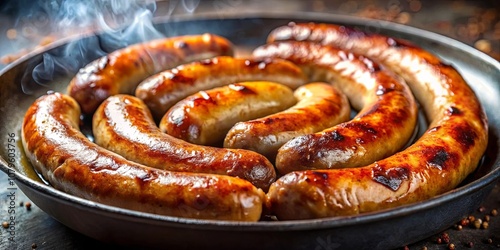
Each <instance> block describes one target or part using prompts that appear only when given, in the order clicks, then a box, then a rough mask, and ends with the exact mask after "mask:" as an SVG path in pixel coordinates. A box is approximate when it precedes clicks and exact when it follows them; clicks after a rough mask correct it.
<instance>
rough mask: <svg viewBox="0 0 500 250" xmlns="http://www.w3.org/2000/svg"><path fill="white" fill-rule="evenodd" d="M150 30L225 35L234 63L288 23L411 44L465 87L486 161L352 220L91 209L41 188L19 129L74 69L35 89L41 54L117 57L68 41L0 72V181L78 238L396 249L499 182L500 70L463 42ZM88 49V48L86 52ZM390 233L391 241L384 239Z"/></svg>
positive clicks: (340, 19) (264, 25)
mask: <svg viewBox="0 0 500 250" xmlns="http://www.w3.org/2000/svg"><path fill="white" fill-rule="evenodd" d="M156 21H157V22H156V28H157V29H158V30H159V31H160V32H161V33H163V34H164V35H165V36H175V35H182V34H199V33H205V32H210V33H215V34H218V35H221V36H224V37H226V38H228V39H229V40H231V41H232V42H233V43H234V44H236V45H237V46H238V49H239V50H238V54H240V55H242V54H247V53H248V51H250V50H251V49H252V48H254V47H256V46H258V45H261V44H263V43H265V39H266V36H267V34H268V33H269V32H270V31H271V30H272V29H273V28H275V27H277V26H281V25H284V24H287V23H288V22H290V21H295V22H305V21H317V22H331V23H337V24H345V25H349V26H353V27H356V28H359V29H361V30H364V31H369V32H377V33H382V34H385V35H388V36H392V37H399V38H404V39H408V40H410V41H412V42H413V43H415V44H418V45H420V46H422V47H424V48H426V49H428V50H430V51H431V52H433V53H436V54H438V55H439V56H441V57H442V58H443V60H444V61H445V62H447V63H450V64H452V65H453V66H454V67H456V68H457V69H458V70H459V71H460V72H461V73H462V74H463V76H464V78H465V79H466V80H467V81H468V82H469V84H470V85H471V86H472V88H473V89H474V91H475V92H476V94H477V95H478V97H479V98H480V100H481V102H482V104H483V106H484V108H485V109H486V112H487V115H488V118H489V129H490V130H489V131H490V132H489V146H488V149H487V152H486V153H485V156H484V160H483V162H482V163H481V165H480V166H479V168H478V170H477V171H476V172H474V173H473V174H472V175H471V176H469V178H468V179H467V180H466V181H465V182H464V183H463V184H462V185H461V186H460V187H458V188H457V189H455V190H453V191H451V192H448V193H446V194H444V195H440V196H438V197H436V198H434V199H431V200H429V201H425V202H421V203H417V204H412V205H408V206H404V207H400V208H396V209H391V210H387V211H381V212H377V213H370V214H365V215H360V216H354V217H338V218H330V219H321V220H305V221H293V222H286V221H285V222H269V221H265V222H257V223H238V222H224V221H204V220H192V219H180V218H172V217H168V216H158V215H152V214H146V213H140V212H135V211H129V210H125V209H120V208H116V207H110V206H106V205H102V204H97V203H94V202H90V201H86V200H83V199H80V198H77V197H73V196H70V195H67V194H65V193H62V192H59V191H57V190H55V189H53V188H51V187H50V186H47V185H46V184H45V183H44V182H43V181H42V180H41V179H40V178H38V176H37V175H36V173H35V172H34V171H33V169H32V168H31V166H30V165H29V164H28V163H27V161H26V159H25V158H24V156H23V154H22V147H21V138H20V127H21V122H22V119H23V116H24V113H25V111H26V109H27V108H28V106H29V105H30V104H31V103H32V102H33V101H34V99H35V98H36V97H38V96H40V95H42V94H44V93H46V92H47V91H65V86H66V85H67V83H68V82H69V80H70V79H71V77H72V76H73V75H74V73H75V70H77V68H78V67H73V68H70V69H64V70H63V69H60V68H57V67H56V68H55V70H54V71H53V72H54V74H52V75H50V76H37V77H39V78H40V77H41V80H38V83H36V82H35V81H34V80H33V74H32V72H33V69H34V68H35V67H37V66H38V67H40V64H41V63H42V62H44V55H45V57H46V56H47V55H52V56H55V57H57V56H60V55H61V53H64V51H67V50H68V49H71V48H73V47H71V46H73V45H74V44H75V41H76V42H78V43H79V44H81V45H83V46H85V45H86V44H87V46H90V44H91V45H92V46H96V44H97V45H99V46H100V48H99V49H100V50H102V51H104V52H109V51H110V50H113V49H116V47H109V46H107V45H106V44H105V41H106V40H108V38H107V36H109V34H98V35H95V34H89V35H88V36H86V37H83V38H82V37H75V38H68V39H66V40H62V41H59V42H58V43H56V44H53V45H51V46H50V47H47V48H45V50H44V51H34V52H33V53H31V54H28V55H27V56H25V57H23V58H21V59H20V60H19V61H17V62H16V63H14V64H12V65H10V66H9V67H7V68H5V69H4V70H3V71H2V72H1V74H0V89H1V93H0V109H1V110H2V120H1V122H0V137H1V140H2V142H3V143H4V144H5V146H4V147H1V148H0V155H1V157H2V160H1V163H2V164H0V165H1V169H2V170H3V171H4V172H6V173H9V174H12V175H15V177H16V181H17V183H18V185H19V187H20V188H21V189H22V190H23V192H25V194H26V195H27V196H28V197H29V198H30V199H31V200H32V201H33V202H34V203H35V204H37V206H39V207H40V208H42V209H43V210H44V211H45V212H47V213H48V214H50V215H51V216H53V217H54V218H55V219H57V220H59V221H60V222H62V223H63V224H65V225H67V226H68V227H70V228H72V229H74V230H76V231H78V232H81V233H83V234H86V235H88V236H91V237H93V238H96V239H99V240H103V241H109V242H113V243H117V244H126V245H136V246H141V247H147V246H149V247H166V246H175V247H177V248H183V247H189V248H191V247H201V246H203V247H211V246H212V247H215V246H217V247H220V248H233V247H235V246H238V248H254V247H257V246H258V247H259V248H261V249H265V248H287V249H292V248H295V249H315V248H316V247H318V246H323V247H325V246H326V247H331V248H332V249H333V248H344V249H345V248H358V249H361V248H367V249H377V248H378V249H387V248H395V247H399V246H403V245H406V244H409V243H412V242H416V241H418V240H421V239H423V238H426V237H428V236H431V235H433V234H435V233H437V232H439V231H440V230H443V229H445V228H447V227H448V226H450V225H452V224H453V223H455V222H456V221H457V220H458V219H459V218H461V217H462V216H464V215H466V214H468V213H469V212H470V211H473V210H474V209H475V208H476V207H477V206H478V205H479V204H480V203H481V201H482V200H483V199H484V198H485V197H486V196H487V195H488V194H489V192H490V191H491V190H492V188H493V187H494V185H495V184H496V180H497V179H498V177H499V176H500V170H499V168H500V160H499V145H500V141H499V135H500V112H498V108H500V107H499V106H500V105H499V101H498V98H499V97H500V64H499V63H498V62H497V61H496V60H494V59H492V58H490V57H488V56H487V55H485V54H483V53H481V52H479V51H477V50H475V49H473V48H471V47H469V46H466V45H465V44H463V43H460V42H458V41H455V40H452V39H449V38H446V37H443V36H440V35H437V34H434V33H430V32H426V31H423V30H419V29H415V28H411V27H407V26H403V25H398V24H394V23H388V22H383V21H375V20H367V19H359V18H355V17H348V16H337V15H323V14H312V13H301V14H293V15H291V14H286V13H285V14H276V13H273V14H260V15H259V16H255V15H249V16H248V17H240V16H238V17H233V16H226V17H221V16H205V17H197V19H195V20H190V19H189V18H179V20H173V19H169V20H156ZM93 49H95V48H93V47H89V48H87V51H92V50H93ZM97 56H98V54H96V53H90V52H89V55H87V56H86V57H85V58H84V60H83V59H82V60H81V61H79V62H78V63H79V64H82V65H84V64H86V63H88V62H89V61H90V60H93V59H95V58H96V57H97ZM49 66H50V65H49ZM47 67H48V66H47ZM9 138H15V139H16V142H17V144H16V145H17V148H16V149H15V152H16V155H15V157H10V156H9V152H8V146H7V145H6V144H7V141H8V139H9ZM11 161H12V162H11ZM9 166H10V167H14V169H15V171H14V172H12V170H11V168H9ZM130 228H133V229H134V230H129V229H130ZM387 232H392V233H391V235H390V237H388V235H387ZM361 235H362V236H363V237H360V236H361ZM194 238H196V240H193V239H194Z"/></svg>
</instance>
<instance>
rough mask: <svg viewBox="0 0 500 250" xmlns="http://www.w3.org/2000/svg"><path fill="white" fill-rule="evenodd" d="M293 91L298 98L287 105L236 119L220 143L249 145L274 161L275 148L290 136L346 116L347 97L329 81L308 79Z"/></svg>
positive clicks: (346, 118)
mask: <svg viewBox="0 0 500 250" xmlns="http://www.w3.org/2000/svg"><path fill="white" fill-rule="evenodd" d="M293 94H294V96H295V99H297V100H298V102H297V104H295V105H294V106H292V107H290V108H289V109H287V110H284V111H282V112H279V113H276V114H272V115H269V116H266V117H263V118H259V119H254V120H250V121H243V122H238V123H236V124H235V125H234V126H233V127H232V128H231V129H230V130H229V132H228V133H227V135H226V138H225V139H224V147H226V148H243V149H249V150H252V151H255V152H258V153H260V154H262V155H265V156H266V157H267V158H268V159H270V160H271V161H274V160H275V158H276V153H277V152H278V149H279V148H280V147H281V146H282V145H283V144H284V143H286V142H287V141H289V140H291V139H293V138H294V137H297V136H300V135H306V134H311V133H315V132H318V131H321V130H324V129H326V128H329V127H332V126H334V125H336V124H339V123H341V122H345V121H347V120H349V116H350V111H351V108H350V106H349V101H348V100H347V97H346V96H345V95H344V94H343V93H342V92H341V91H340V90H338V89H337V88H335V87H333V86H332V85H331V84H327V83H322V82H315V83H308V84H306V85H304V86H301V87H299V88H298V89H296V90H295V91H294V93H293Z"/></svg>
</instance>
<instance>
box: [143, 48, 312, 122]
mask: <svg viewBox="0 0 500 250" xmlns="http://www.w3.org/2000/svg"><path fill="white" fill-rule="evenodd" d="M244 81H272V82H279V83H281V84H283V85H286V86H288V87H290V88H292V89H296V88H297V87H299V86H301V85H303V84H305V83H306V82H307V77H306V75H305V74H304V73H303V72H302V71H301V69H300V68H299V67H297V66H296V65H294V64H293V63H291V62H287V61H285V60H281V59H253V58H234V57H229V56H220V57H214V58H211V59H206V60H201V61H196V62H192V63H189V64H183V65H180V66H178V67H176V68H173V69H170V70H166V71H164V72H160V73H158V74H156V75H154V76H151V77H149V78H147V79H146V80H144V81H143V82H141V83H140V84H139V86H137V89H136V91H135V96H137V97H139V98H140V99H142V100H143V101H144V103H146V105H147V106H148V107H149V109H150V110H151V113H153V117H154V118H155V119H157V120H159V119H160V118H161V117H162V116H163V115H164V114H165V112H167V110H168V109H169V108H170V107H172V106H173V105H174V104H175V103H177V102H178V101H180V100H182V99H184V98H186V97H187V96H189V95H192V94H195V93H196V92H198V91H202V90H207V89H212V88H216V87H222V86H224V85H228V84H231V83H236V82H244Z"/></svg>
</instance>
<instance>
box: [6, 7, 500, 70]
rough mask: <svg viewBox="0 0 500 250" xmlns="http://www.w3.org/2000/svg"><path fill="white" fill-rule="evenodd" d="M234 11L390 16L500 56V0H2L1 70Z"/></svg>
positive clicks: (495, 56)
mask: <svg viewBox="0 0 500 250" xmlns="http://www.w3.org/2000/svg"><path fill="white" fill-rule="evenodd" d="M235 11H237V12H242V13H245V12H259V11H266V12H269V11H279V12H295V11H301V12H304V11H305V12H320V13H332V14H344V15H353V16H360V17H364V18H372V19H382V20H388V21H392V22H396V23H401V24H405V25H409V26H413V27H417V28H421V29H425V30H429V31H433V32H436V33H439V34H443V35H446V36H449V37H452V38H455V39H457V40H460V41H462V42H464V43H466V44H469V45H470V46H473V47H475V48H477V49H478V50H481V51H483V52H485V53H487V54H489V55H491V56H492V57H494V58H496V59H497V60H500V1H499V0H484V1H478V0H475V1H471V0H469V1H466V0H445V1H422V0H385V1H380V0H360V1H354V0H348V1H345V0H344V1H341V0H311V1H294V0H254V1H243V0H210V1H208V0H170V1H167V0H162V1H153V0H135V1H117V0H89V1H79V0H50V1H31V0H7V1H6V0H4V1H1V2H0V24H1V25H0V69H2V68H4V67H5V66H6V65H7V64H9V63H12V62H13V61H15V60H16V59H18V58H20V57H22V56H23V55H25V54H27V53H28V52H30V51H33V50H36V49H40V48H42V47H43V46H47V45H50V44H51V43H53V42H55V41H57V40H59V39H61V38H65V37H70V36H78V35H80V34H83V33H88V32H94V31H99V30H104V31H109V30H117V29H119V28H121V27H124V26H126V25H130V24H133V23H134V22H137V18H142V19H143V20H149V21H150V20H151V19H152V18H157V17H171V16H186V15H196V14H199V13H215V14H220V15H224V13H232V12H235ZM139 12H140V13H139Z"/></svg>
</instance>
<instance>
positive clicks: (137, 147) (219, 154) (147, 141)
mask: <svg viewBox="0 0 500 250" xmlns="http://www.w3.org/2000/svg"><path fill="white" fill-rule="evenodd" d="M92 131H93V133H94V140H95V142H96V143H97V144H98V145H99V146H101V147H104V148H106V149H108V150H111V151H113V152H115V153H118V154H120V155H122V156H124V157H125V158H127V159H128V160H131V161H134V162H137V163H140V164H144V165H146V166H150V167H154V168H159V169H165V170H170V171H179V172H197V173H212V174H224V175H230V176H237V177H240V178H242V179H246V180H248V181H250V182H251V183H252V184H254V185H255V186H256V187H258V188H261V189H263V190H264V191H267V189H268V188H269V185H271V183H272V182H274V181H275V179H276V172H275V170H274V166H273V165H272V164H271V163H270V162H269V161H268V160H267V159H266V158H265V157H264V156H262V155H260V154H257V153H255V152H252V151H248V150H241V149H224V148H215V147H207V146H199V145H194V144H191V143H188V142H185V141H183V140H181V139H177V138H175V137H172V136H170V135H168V134H165V133H162V132H161V131H160V129H159V128H158V127H157V126H156V124H155V122H154V120H153V118H152V116H151V113H150V112H149V109H148V108H147V106H146V105H145V104H144V103H143V102H142V101H141V100H140V99H138V98H136V97H134V96H130V95H114V96H111V97H108V99H106V100H105V101H104V102H103V103H102V104H101V105H100V106H99V108H97V110H96V112H95V113H94V116H93V122H92Z"/></svg>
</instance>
